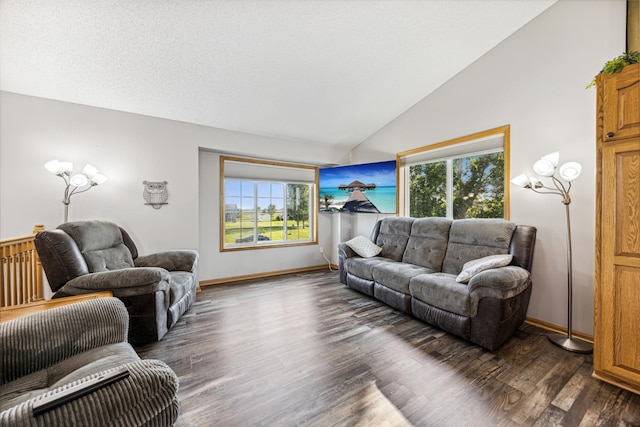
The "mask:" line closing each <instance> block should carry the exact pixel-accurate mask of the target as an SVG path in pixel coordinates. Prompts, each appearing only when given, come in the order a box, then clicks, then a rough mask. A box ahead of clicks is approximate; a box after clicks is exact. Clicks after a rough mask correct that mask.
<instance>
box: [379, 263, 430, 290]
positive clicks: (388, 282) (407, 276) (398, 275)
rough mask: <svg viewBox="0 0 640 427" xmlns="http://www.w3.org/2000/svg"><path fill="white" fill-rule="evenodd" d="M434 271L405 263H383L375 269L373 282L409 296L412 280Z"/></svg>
mask: <svg viewBox="0 0 640 427" xmlns="http://www.w3.org/2000/svg"><path fill="white" fill-rule="evenodd" d="M433 272H434V271H433V270H431V269H429V268H426V267H421V266H419V265H414V264H408V263H404V262H381V263H378V265H376V266H374V267H373V280H374V281H375V282H376V283H380V284H381V285H384V286H386V287H388V288H390V289H394V290H396V291H398V292H402V293H403V294H407V295H409V281H410V280H411V278H413V277H415V276H417V275H419V274H425V273H433Z"/></svg>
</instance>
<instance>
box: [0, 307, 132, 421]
mask: <svg viewBox="0 0 640 427" xmlns="http://www.w3.org/2000/svg"><path fill="white" fill-rule="evenodd" d="M128 330H129V314H128V313H127V310H126V308H125V306H124V304H123V303H122V302H121V301H120V300H118V299H117V298H97V299H94V300H89V301H83V302H78V303H75V304H70V305H67V306H63V307H57V308H53V309H50V310H47V311H43V312H40V313H35V314H31V315H29V316H25V317H20V318H17V319H14V320H10V321H8V322H5V323H1V324H0V337H1V339H2V352H0V353H1V354H0V360H1V363H2V364H1V366H0V368H1V369H0V375H1V377H2V380H1V383H2V384H6V383H8V382H10V381H13V380H15V379H17V378H20V377H22V376H24V375H28V374H30V373H33V372H36V371H39V370H41V369H45V368H46V367H48V366H51V365H54V364H56V363H58V362H60V361H62V360H64V359H67V358H69V357H72V356H75V355H77V354H80V353H83V352H85V351H87V350H90V349H93V348H97V347H101V346H104V345H108V344H114V343H120V342H125V341H126V339H127V333H128ZM0 425H4V424H3V423H2V422H1V421H0Z"/></svg>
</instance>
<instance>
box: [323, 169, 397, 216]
mask: <svg viewBox="0 0 640 427" xmlns="http://www.w3.org/2000/svg"><path fill="white" fill-rule="evenodd" d="M319 173H320V192H319V195H320V201H319V206H320V211H321V212H322V211H324V212H363V213H396V162H395V160H390V161H388V162H376V163H364V164H359V165H349V166H336V167H331V168H322V169H320V171H319Z"/></svg>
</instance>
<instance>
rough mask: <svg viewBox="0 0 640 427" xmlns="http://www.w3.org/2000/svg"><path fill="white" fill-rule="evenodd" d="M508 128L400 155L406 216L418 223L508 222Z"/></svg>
mask: <svg viewBox="0 0 640 427" xmlns="http://www.w3.org/2000/svg"><path fill="white" fill-rule="evenodd" d="M508 152H509V127H508V126H505V127H502V128H497V129H493V130H490V131H485V132H480V133H478V134H474V135H469V136H466V137H462V138H459V139H457V140H452V141H447V142H443V143H439V144H434V145H433V146H427V147H423V148H421V149H417V150H412V151H411V152H407V153H400V154H398V157H399V159H400V162H401V174H403V177H404V185H403V187H404V188H405V190H406V191H405V204H404V206H405V212H407V214H408V215H409V216H412V217H416V218H420V217H430V216H439V217H447V218H452V219H463V218H507V219H508V203H507V201H508V194H506V195H505V188H507V190H508V186H507V187H505V185H506V184H505V171H508V163H505V153H508Z"/></svg>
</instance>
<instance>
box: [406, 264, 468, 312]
mask: <svg viewBox="0 0 640 427" xmlns="http://www.w3.org/2000/svg"><path fill="white" fill-rule="evenodd" d="M410 289H411V296H412V297H413V298H416V299H418V300H420V301H422V302H426V303H427V304H430V305H432V306H434V307H438V308H441V309H442V310H446V311H449V312H451V313H456V314H459V315H461V316H471V315H474V314H475V313H472V312H471V304H470V296H469V289H468V288H467V285H466V284H462V283H458V282H456V276H454V275H453V274H447V273H433V274H422V275H420V276H417V277H415V278H413V279H412V280H411V285H410Z"/></svg>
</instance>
